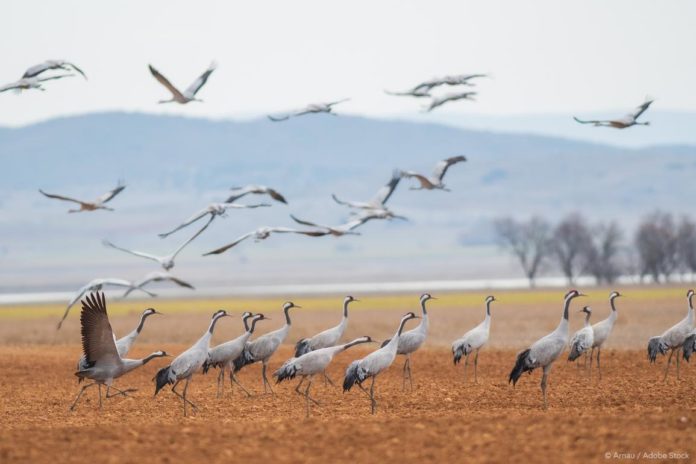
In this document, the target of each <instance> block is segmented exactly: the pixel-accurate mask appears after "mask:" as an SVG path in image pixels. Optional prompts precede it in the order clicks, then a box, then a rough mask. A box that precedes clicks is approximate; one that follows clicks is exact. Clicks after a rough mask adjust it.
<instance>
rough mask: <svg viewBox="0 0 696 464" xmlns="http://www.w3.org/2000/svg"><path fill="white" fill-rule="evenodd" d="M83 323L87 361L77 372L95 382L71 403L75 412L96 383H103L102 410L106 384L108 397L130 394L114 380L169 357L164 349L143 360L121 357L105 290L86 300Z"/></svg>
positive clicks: (80, 376) (100, 405) (100, 400)
mask: <svg viewBox="0 0 696 464" xmlns="http://www.w3.org/2000/svg"><path fill="white" fill-rule="evenodd" d="M80 324H81V326H82V329H81V331H82V351H83V353H84V358H85V364H84V365H83V366H79V367H78V370H77V372H75V375H76V376H78V377H79V378H80V380H82V379H90V380H93V382H92V383H88V384H87V385H84V386H83V387H82V388H81V389H80V392H79V393H78V394H77V398H75V401H73V403H72V405H71V406H70V410H71V411H73V410H74V409H75V406H77V402H78V401H79V400H80V397H81V396H82V394H83V393H84V391H85V390H86V389H88V388H89V387H91V386H93V385H98V386H99V409H101V408H102V395H101V386H102V385H106V398H113V397H114V396H118V395H123V396H126V394H127V393H128V392H130V391H133V390H132V389H129V390H125V391H122V390H119V389H117V388H115V387H113V386H112V383H113V381H114V380H115V379H117V378H119V377H121V376H123V375H125V374H127V373H129V372H130V371H132V370H133V369H136V368H138V367H140V366H144V365H145V364H147V363H148V362H150V361H151V360H153V359H155V358H160V357H163V356H168V355H167V353H165V352H164V351H155V352H154V353H151V354H149V355H148V356H146V357H144V358H142V359H126V358H123V357H122V356H120V355H119V353H118V350H117V348H116V343H115V342H114V332H113V331H112V330H111V324H110V323H109V316H108V314H107V313H106V298H105V297H104V294H103V293H100V292H97V293H90V294H89V295H88V296H87V297H86V298H85V299H84V300H82V313H81V315H80ZM112 388H113V389H114V390H116V391H117V392H118V393H117V394H116V395H109V390H110V389H112Z"/></svg>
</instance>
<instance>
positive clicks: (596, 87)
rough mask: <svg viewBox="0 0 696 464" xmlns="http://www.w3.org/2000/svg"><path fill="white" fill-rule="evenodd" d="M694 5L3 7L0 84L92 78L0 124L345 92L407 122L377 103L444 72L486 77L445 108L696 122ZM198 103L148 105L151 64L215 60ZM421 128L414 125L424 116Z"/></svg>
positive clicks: (407, 105) (265, 107) (12, 107)
mask: <svg viewBox="0 0 696 464" xmlns="http://www.w3.org/2000/svg"><path fill="white" fill-rule="evenodd" d="M694 44H696V2H689V1H669V2H658V1H654V0H653V1H650V0H648V1H642V0H641V1H637V0H625V1H606V0H601V1H582V2H559V1H555V0H553V1H536V2H519V1H490V0H486V1H479V2H469V1H452V2H445V1H432V0H428V1H403V0H401V1H378V2H376V1H351V2H328V1H325V0H323V1H322V0H318V1H300V0H293V1H277V2H276V1H273V2H271V1H255V2H230V1H220V2H212V1H196V2H193V1H185V2H184V1H172V0H166V1H164V0H163V1H160V0H157V1H155V0H148V1H123V0H121V1H118V2H95V1H76V0H61V1H42V2H39V3H37V2H27V1H8V2H6V4H4V5H3V13H2V15H0V51H1V55H2V63H3V65H2V68H1V69H0V82H3V83H5V82H11V81H14V80H16V79H17V78H19V77H20V76H21V74H22V73H23V72H24V70H25V69H26V68H27V67H29V66H30V65H33V64H36V63H38V62H41V61H43V60H45V59H49V58H64V59H68V60H72V61H74V62H75V63H77V64H78V65H79V66H81V67H82V68H83V69H84V70H85V72H86V73H87V75H88V76H89V81H87V82H85V81H83V80H81V79H72V80H63V81H55V82H50V83H48V84H47V86H46V87H47V88H48V91H47V92H37V91H32V92H27V93H25V94H22V95H15V94H13V93H12V92H6V93H4V94H0V125H22V124H26V123H28V122H33V121H38V120H43V119H46V118H50V117H55V116H59V115H69V114H75V113H85V112H93V111H104V110H128V111H148V112H167V113H176V114H185V115H191V116H205V117H215V118H219V117H233V118H248V117H255V116H260V115H262V114H265V113H266V112H270V111H280V110H283V109H289V108H293V107H298V106H302V105H304V104H305V103H307V102H312V101H321V100H332V99H339V98H343V97H352V101H351V102H349V103H347V104H345V106H344V107H343V109H342V110H343V111H344V112H347V113H352V114H363V115H369V116H389V115H404V114H406V115H409V114H414V115H415V114H417V113H418V111H419V109H420V102H416V101H413V100H408V99H404V100H402V99H398V98H394V97H388V96H386V95H384V94H383V92H382V90H383V89H385V88H390V89H402V88H406V87H409V86H412V85H414V84H415V83H417V82H419V81H421V80H424V79H427V78H430V77H433V76H437V75H444V74H455V73H469V72H488V73H491V74H492V75H493V79H490V80H487V81H480V85H479V87H478V89H477V90H479V92H480V95H479V101H478V102H476V103H470V102H459V103H455V104H453V105H451V106H450V107H449V108H443V109H442V112H441V114H440V115H439V116H442V115H446V114H447V113H448V112H452V114H454V113H458V114H462V113H467V112H472V113H485V114H495V115H503V114H520V113H535V114H539V113H571V112H580V113H581V112H593V111H605V110H616V109H619V110H624V109H625V110H628V109H630V108H632V107H634V106H636V105H637V104H638V103H640V102H641V101H642V99H643V98H644V97H645V96H646V94H649V95H652V96H654V97H656V98H657V99H658V100H657V102H656V105H655V107H656V108H657V109H659V110H678V111H696V92H694V85H695V83H696V55H695V54H694ZM213 59H215V60H217V61H218V63H219V68H218V70H217V71H216V72H215V73H214V74H213V76H212V77H211V79H210V80H209V82H208V85H207V86H206V87H205V88H204V89H203V90H202V91H201V93H200V94H199V96H200V97H201V98H203V99H204V100H206V101H205V103H202V104H198V103H193V104H189V105H186V106H179V105H176V106H174V105H169V106H167V107H165V106H163V105H157V103H156V102H157V101H158V100H159V99H161V98H165V97H167V92H166V90H165V89H164V88H163V87H161V86H160V85H159V84H158V83H157V82H156V81H155V80H154V79H153V78H152V77H151V76H150V75H149V72H148V70H147V64H148V63H152V64H153V65H154V66H156V67H157V68H158V69H159V70H160V71H161V72H162V73H163V74H165V75H166V76H167V77H169V78H170V80H171V81H172V82H173V83H174V84H175V85H178V86H180V87H186V86H188V84H189V83H190V82H191V81H192V80H193V79H194V78H195V77H196V76H197V75H198V74H200V73H201V72H202V71H203V70H204V69H205V68H206V66H207V65H208V64H209V62H210V61H211V60H213ZM424 118H425V117H424Z"/></svg>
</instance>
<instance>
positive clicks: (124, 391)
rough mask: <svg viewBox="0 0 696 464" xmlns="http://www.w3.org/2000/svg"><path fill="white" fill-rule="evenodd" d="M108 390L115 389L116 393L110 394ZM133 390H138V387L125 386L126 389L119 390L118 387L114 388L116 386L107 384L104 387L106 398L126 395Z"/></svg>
mask: <svg viewBox="0 0 696 464" xmlns="http://www.w3.org/2000/svg"><path fill="white" fill-rule="evenodd" d="M110 390H116V391H117V392H118V393H116V394H114V395H111V394H109V391H110ZM134 391H138V389H137V388H127V389H125V390H119V389H118V388H116V387H109V386H107V387H106V398H113V397H115V396H121V395H123V396H128V393H132V392H134Z"/></svg>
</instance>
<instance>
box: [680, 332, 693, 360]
mask: <svg viewBox="0 0 696 464" xmlns="http://www.w3.org/2000/svg"><path fill="white" fill-rule="evenodd" d="M694 344H696V334H691V335H689V336H688V337H686V340H684V345H683V347H682V351H683V352H684V360H685V361H686V362H689V358H691V355H692V354H693V352H694Z"/></svg>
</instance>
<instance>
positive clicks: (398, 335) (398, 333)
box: [390, 319, 408, 343]
mask: <svg viewBox="0 0 696 464" xmlns="http://www.w3.org/2000/svg"><path fill="white" fill-rule="evenodd" d="M406 321H408V319H401V322H400V323H399V329H398V330H397V331H396V335H395V336H394V337H392V339H391V342H393V341H394V340H398V338H399V337H400V336H401V332H403V331H404V326H405V325H406ZM391 342H390V343H391Z"/></svg>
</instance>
